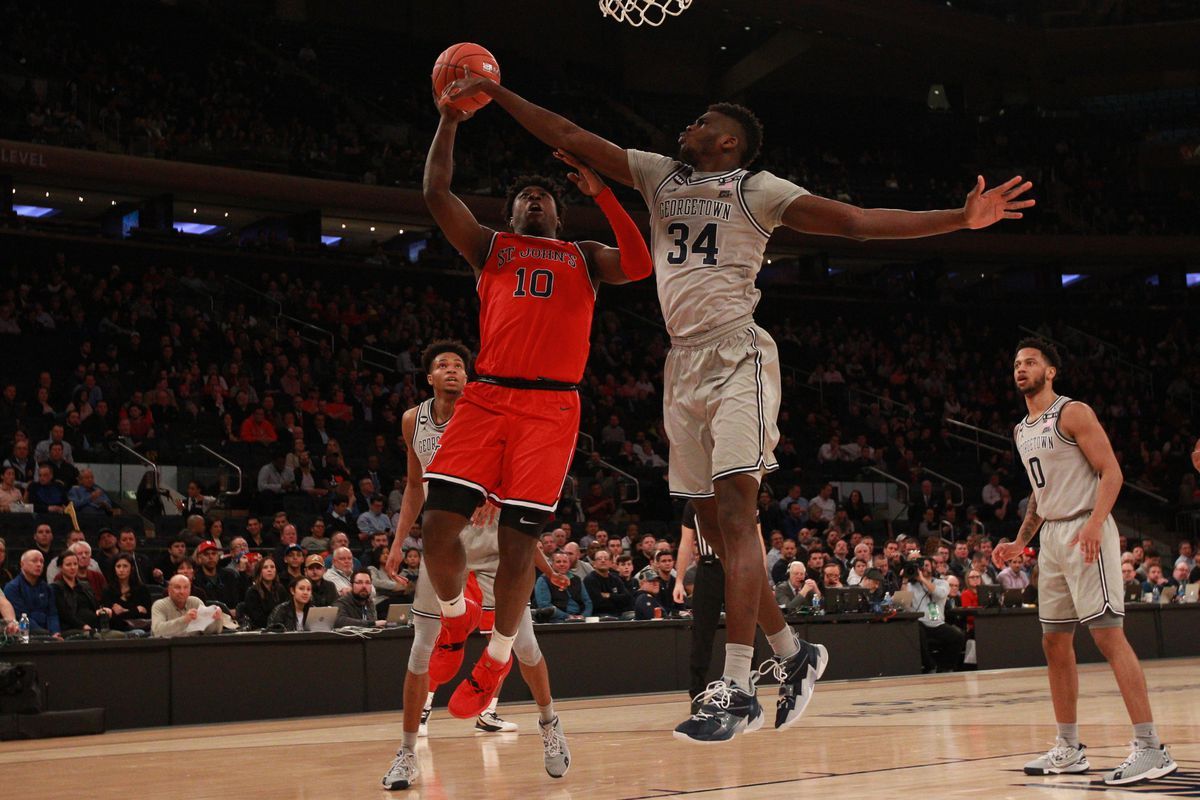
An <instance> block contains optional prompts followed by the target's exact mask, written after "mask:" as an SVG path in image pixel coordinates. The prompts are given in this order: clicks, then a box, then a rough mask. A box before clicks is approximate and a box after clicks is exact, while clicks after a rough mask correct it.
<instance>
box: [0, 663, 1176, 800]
mask: <svg viewBox="0 0 1200 800" xmlns="http://www.w3.org/2000/svg"><path fill="white" fill-rule="evenodd" d="M835 657H836V654H835ZM1143 666H1144V667H1145V670H1146V678H1147V681H1148V683H1149V686H1150V695H1151V702H1152V703H1153V705H1154V712H1155V718H1156V720H1157V721H1158V726H1159V731H1160V733H1161V735H1162V737H1163V740H1164V741H1165V742H1166V743H1168V744H1169V745H1170V747H1171V751H1172V755H1173V756H1174V757H1175V760H1176V761H1177V762H1178V763H1179V771H1178V772H1177V773H1175V774H1174V775H1172V776H1170V777H1168V778H1165V779H1163V780H1161V781H1157V782H1155V783H1152V784H1147V785H1142V786H1136V785H1135V786H1130V787H1119V788H1118V787H1111V788H1110V787H1106V786H1104V784H1103V782H1102V780H1101V778H1102V772H1101V770H1102V769H1108V768H1111V767H1113V766H1115V765H1116V764H1118V763H1120V761H1121V760H1122V759H1123V758H1124V757H1125V756H1126V755H1127V754H1128V746H1127V742H1128V740H1129V738H1130V735H1131V734H1130V728H1129V725H1128V721H1127V719H1126V717H1125V711H1124V708H1123V707H1122V705H1121V698H1120V695H1119V694H1118V693H1117V689H1116V685H1115V683H1114V682H1113V679H1112V676H1111V674H1110V673H1109V671H1108V667H1107V666H1106V665H1102V664H1101V665H1088V666H1081V667H1080V698H1081V701H1082V702H1081V704H1080V705H1081V708H1082V718H1081V720H1080V730H1081V738H1082V740H1083V742H1084V743H1085V744H1087V745H1088V756H1089V759H1090V760H1091V762H1092V765H1093V771H1092V772H1091V773H1089V774H1086V775H1081V776H1058V777H1053V778H1040V777H1039V778H1030V777H1028V776H1026V775H1025V774H1024V773H1023V772H1022V771H1021V766H1022V765H1023V764H1024V763H1025V761H1027V760H1029V759H1031V758H1033V757H1035V756H1037V755H1040V754H1041V753H1043V752H1045V750H1046V748H1047V747H1048V746H1049V745H1050V744H1051V743H1052V740H1053V738H1054V725H1053V719H1052V717H1051V712H1050V697H1049V691H1048V689H1047V686H1046V679H1045V674H1044V670H1043V669H1040V668H1034V669H1019V670H1005V671H996V672H986V673H974V674H972V673H958V674H953V675H928V676H911V677H905V678H887V679H877V680H869V681H843V682H829V683H822V684H820V688H819V691H818V692H817V693H816V696H815V698H814V699H813V702H812V705H811V706H809V709H808V712H807V714H806V715H805V718H804V719H803V720H802V721H801V722H800V723H799V724H798V725H797V726H796V727H795V728H793V729H791V730H788V731H786V732H782V733H778V732H775V731H773V730H771V729H770V727H769V724H768V726H767V727H765V728H764V729H763V730H762V731H760V732H758V733H754V734H750V735H746V736H740V737H738V738H737V739H735V740H734V741H733V742H731V743H729V744H726V745H715V746H707V747H702V746H697V745H688V744H684V743H681V742H677V741H675V740H674V739H672V738H671V728H673V727H674V726H675V725H676V724H677V723H678V722H679V720H680V719H682V718H683V716H684V715H685V714H686V709H687V706H686V702H685V696H684V695H683V694H682V693H680V694H672V695H646V696H638V697H621V698H611V699H594V700H574V701H564V702H561V703H559V704H557V708H558V711H559V714H560V715H561V716H562V719H563V723H564V725H565V727H566V731H567V736H568V738H569V740H570V744H571V753H572V766H571V771H570V773H569V774H568V775H567V777H566V778H564V779H562V780H558V781H555V780H552V779H551V778H549V777H548V776H547V775H546V774H545V772H544V771H543V769H542V747H541V739H540V737H539V736H538V734H537V722H536V718H537V710H536V708H534V707H533V706H522V705H507V706H501V713H502V714H503V715H504V716H505V718H507V719H510V720H512V721H514V722H516V723H518V724H519V725H520V726H521V729H520V732H519V733H517V734H504V735H497V734H488V735H484V734H476V733H475V732H474V729H473V728H472V727H471V723H470V722H469V721H464V720H455V719H451V718H450V717H448V716H447V715H446V713H445V711H444V710H441V709H439V710H438V711H437V712H435V716H434V718H433V719H432V720H431V722H430V726H429V727H430V737H429V739H428V740H422V741H421V745H420V747H419V749H418V755H419V757H420V759H421V765H422V770H423V771H422V775H421V784H420V786H419V787H417V788H413V789H410V790H408V791H407V792H396V793H391V792H386V791H385V790H383V789H382V788H380V786H379V779H380V777H382V775H383V773H384V772H385V771H386V770H387V768H388V764H389V763H390V761H391V758H392V754H393V752H394V751H395V749H396V747H397V745H398V742H399V737H400V721H401V720H400V714H399V712H397V713H387V714H370V715H364V716H358V717H349V716H347V717H316V718H303V719H293V720H286V721H280V722H254V723H238V724H228V725H206V726H191V727H174V728H159V729H152V730H139V731H130V732H126V733H110V734H106V735H103V736H97V737H88V738H75V739H49V740H47V739H43V740H38V741H28V742H6V743H5V745H4V747H3V751H2V752H0V768H3V769H4V771H5V774H6V775H8V776H9V780H11V781H12V783H9V780H6V783H7V784H8V785H9V786H12V785H14V783H15V784H16V785H18V786H19V787H20V788H19V790H18V794H16V795H14V796H19V797H21V798H22V800H35V799H37V800H40V798H59V797H63V796H65V795H67V794H68V793H70V794H78V795H80V796H86V797H90V798H97V800H103V799H104V798H118V799H119V800H125V798H127V797H129V796H130V795H131V793H132V794H134V795H141V796H145V797H165V796H168V795H176V794H178V793H183V794H184V795H186V796H187V797H192V798H197V799H198V800H199V799H201V798H220V800H230V799H231V798H240V797H253V798H260V799H261V800H268V799H269V798H279V799H280V800H283V799H284V798H287V799H289V800H290V799H291V798H302V797H311V798H316V797H320V798H333V797H368V796H379V797H383V796H401V797H403V796H408V797H413V798H471V797H497V798H563V799H564V800H566V799H567V798H587V799H588V800H635V799H637V800H641V799H643V798H644V799H645V800H649V799H650V798H670V797H698V798H709V797H711V798H739V799H741V798H746V799H747V800H749V799H750V798H755V799H758V798H783V797H796V796H804V795H807V796H823V797H869V796H875V797H883V796H887V797H891V798H896V797H903V798H912V799H913V800H916V799H917V798H923V797H963V798H967V797H972V798H973V797H980V796H988V797H1002V798H1016V797H1044V798H1072V799H1074V798H1084V797H1093V796H1096V797H1098V796H1101V795H1103V796H1105V797H1112V798H1122V797H1198V796H1200V733H1198V732H1200V702H1197V699H1196V685H1197V684H1196V676H1197V674H1200V659H1178V660H1160V661H1150V662H1146V663H1144V665H1143ZM401 678H402V673H401V672H399V671H397V680H400V679H401ZM772 690H773V687H764V688H763V690H762V693H761V694H762V699H763V701H764V704H765V703H766V702H768V701H769V700H770V697H771V695H772V694H773V691H772ZM214 691H220V689H218V688H215V687H214ZM303 696H304V692H303V691H302V690H300V689H297V693H296V701H297V702H298V703H303V702H304V699H303ZM130 702H136V700H135V699H133V698H131V699H130ZM267 765H270V766H267Z"/></svg>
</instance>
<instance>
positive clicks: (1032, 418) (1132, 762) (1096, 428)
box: [992, 339, 1177, 785]
mask: <svg viewBox="0 0 1200 800" xmlns="http://www.w3.org/2000/svg"><path fill="white" fill-rule="evenodd" d="M1061 367H1062V362H1061V360H1060V358H1059V355H1058V351H1057V350H1056V349H1055V348H1054V346H1053V345H1051V344H1050V343H1048V342H1045V341H1043V340H1041V339H1023V340H1022V341H1021V342H1020V343H1019V344H1018V345H1017V355H1016V359H1015V361H1014V364H1013V377H1014V379H1015V380H1016V384H1017V390H1018V391H1020V392H1021V394H1023V395H1024V396H1025V406H1026V408H1027V410H1028V412H1029V413H1028V414H1027V415H1026V417H1025V419H1023V420H1022V421H1021V422H1020V423H1018V424H1017V427H1016V430H1015V431H1014V436H1015V439H1016V444H1017V450H1018V452H1019V453H1020V457H1021V463H1022V464H1023V465H1024V466H1025V473H1026V474H1027V475H1028V476H1029V483H1030V485H1031V486H1032V487H1033V496H1032V497H1030V499H1029V508H1028V510H1027V511H1026V512H1025V519H1024V520H1023V521H1022V523H1021V530H1020V532H1019V533H1018V534H1017V540H1016V541H1015V542H1007V543H1004V544H1000V545H997V546H996V548H995V549H994V550H993V551H992V558H993V560H994V561H995V562H996V565H997V566H1001V567H1002V566H1004V564H1005V563H1006V562H1007V561H1008V560H1009V559H1011V558H1014V557H1016V556H1019V555H1020V554H1021V553H1022V552H1023V551H1024V549H1025V546H1026V545H1027V544H1029V540H1030V539H1032V538H1033V536H1034V534H1035V533H1038V532H1039V531H1040V538H1041V552H1040V554H1039V556H1038V617H1039V619H1040V620H1041V623H1042V648H1043V649H1044V650H1045V652H1046V666H1047V674H1048V676H1049V678H1050V698H1051V700H1052V701H1053V703H1054V718H1055V720H1056V721H1057V723H1058V736H1057V739H1056V741H1055V744H1054V747H1052V748H1051V749H1050V751H1049V752H1048V753H1046V754H1045V755H1043V756H1040V757H1038V758H1036V759H1034V760H1033V761H1030V762H1029V763H1028V764H1026V765H1025V772H1026V773H1027V774H1030V775H1057V774H1062V773H1077V772H1087V771H1088V770H1089V769H1090V768H1091V767H1090V765H1089V764H1088V760H1087V756H1086V754H1085V748H1084V746H1083V745H1082V744H1080V742H1079V727H1078V722H1077V719H1078V718H1077V716H1076V707H1077V705H1078V700H1079V675H1078V673H1077V671H1076V668H1075V625H1076V624H1077V623H1084V624H1086V625H1088V629H1089V630H1090V632H1091V634H1092V638H1093V639H1094V640H1095V642H1096V646H1097V647H1098V648H1100V652H1101V653H1103V654H1104V657H1105V658H1106V659H1107V660H1108V663H1109V665H1110V666H1111V667H1112V671H1113V674H1114V675H1115V676H1116V679H1117V686H1118V688H1120V690H1121V697H1122V698H1123V699H1124V701H1125V708H1126V709H1127V710H1128V711H1129V718H1130V720H1131V721H1132V722H1133V735H1134V742H1133V749H1132V752H1131V753H1130V755H1129V757H1128V758H1126V759H1125V761H1124V762H1122V763H1121V765H1120V766H1118V767H1117V768H1116V769H1114V770H1112V771H1111V772H1109V773H1108V774H1107V775H1106V776H1105V778H1104V782H1105V783H1107V784H1110V785H1124V784H1129V783H1137V782H1140V781H1146V780H1154V779H1156V778H1161V777H1163V776H1164V775H1169V774H1171V773H1172V772H1174V771H1175V770H1176V769H1177V767H1176V764H1175V761H1174V760H1173V759H1172V758H1171V754H1170V753H1169V752H1167V748H1166V746H1164V745H1163V744H1162V742H1160V741H1159V739H1158V733H1157V731H1156V730H1155V727H1154V719H1153V717H1152V716H1151V713H1150V697H1149V695H1148V694H1147V693H1146V678H1145V676H1144V675H1143V674H1142V667H1141V664H1139V663H1138V659H1137V655H1136V654H1135V653H1134V652H1133V648H1132V647H1130V646H1129V641H1128V640H1127V639H1126V638H1125V631H1124V629H1123V628H1122V627H1121V623H1122V620H1123V619H1124V616H1125V603H1124V594H1123V586H1122V580H1121V552H1120V543H1119V540H1118V535H1117V525H1116V523H1115V522H1114V521H1113V518H1112V514H1111V512H1112V508H1113V504H1114V503H1116V501H1117V495H1118V494H1119V493H1120V491H1121V485H1122V483H1123V482H1124V479H1123V478H1122V476H1121V466H1120V464H1119V463H1118V462H1117V457H1116V456H1115V455H1114V454H1113V449H1112V445H1111V444H1110V443H1109V441H1108V436H1107V435H1106V434H1105V432H1104V428H1103V427H1101V425H1100V421H1099V420H1098V419H1097V418H1096V414H1095V412H1094V411H1092V409H1091V408H1090V407H1089V406H1087V405H1086V404H1085V403H1081V402H1079V401H1077V400H1071V399H1070V398H1069V397H1063V396H1061V395H1059V394H1058V393H1057V392H1055V391H1054V380H1055V378H1056V377H1057V376H1058V372H1059V369H1061Z"/></svg>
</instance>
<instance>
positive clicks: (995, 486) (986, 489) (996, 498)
mask: <svg viewBox="0 0 1200 800" xmlns="http://www.w3.org/2000/svg"><path fill="white" fill-rule="evenodd" d="M1002 488H1004V487H1002V486H1001V485H1000V473H999V472H993V473H992V474H991V475H989V476H988V482H987V483H985V484H984V486H983V491H982V492H980V496H981V497H982V498H983V504H984V505H985V506H987V507H988V508H993V509H994V508H996V507H998V506H999V505H1000V503H1001V501H1002V500H1003V499H1004V496H1003V495H1002V494H1001V492H1000V490H1001V489H1002Z"/></svg>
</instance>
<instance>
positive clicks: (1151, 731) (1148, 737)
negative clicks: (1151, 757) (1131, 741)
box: [1133, 722, 1162, 749]
mask: <svg viewBox="0 0 1200 800" xmlns="http://www.w3.org/2000/svg"><path fill="white" fill-rule="evenodd" d="M1133 736H1134V738H1135V739H1137V743H1138V744H1140V745H1141V746H1142V747H1152V748H1155V749H1158V748H1159V747H1162V742H1160V741H1159V739H1158V731H1157V730H1156V729H1155V727H1154V723H1153V722H1139V723H1138V724H1136V725H1134V726H1133Z"/></svg>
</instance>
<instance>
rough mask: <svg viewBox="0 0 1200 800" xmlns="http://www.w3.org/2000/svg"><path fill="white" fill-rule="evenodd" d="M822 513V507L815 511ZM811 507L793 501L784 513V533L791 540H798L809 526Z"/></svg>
mask: <svg viewBox="0 0 1200 800" xmlns="http://www.w3.org/2000/svg"><path fill="white" fill-rule="evenodd" d="M814 513H816V514H818V515H819V514H820V509H816V510H815V511H814ZM808 519H809V509H808V508H807V507H806V506H801V505H800V504H799V503H792V504H791V505H789V506H788V508H787V511H785V512H784V515H783V528H782V530H783V535H784V537H785V538H787V539H789V540H793V541H794V540H797V539H799V538H800V536H801V534H802V532H803V531H804V529H805V528H807V527H808Z"/></svg>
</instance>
